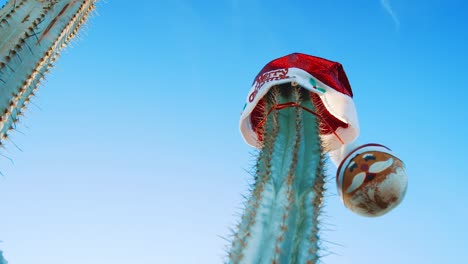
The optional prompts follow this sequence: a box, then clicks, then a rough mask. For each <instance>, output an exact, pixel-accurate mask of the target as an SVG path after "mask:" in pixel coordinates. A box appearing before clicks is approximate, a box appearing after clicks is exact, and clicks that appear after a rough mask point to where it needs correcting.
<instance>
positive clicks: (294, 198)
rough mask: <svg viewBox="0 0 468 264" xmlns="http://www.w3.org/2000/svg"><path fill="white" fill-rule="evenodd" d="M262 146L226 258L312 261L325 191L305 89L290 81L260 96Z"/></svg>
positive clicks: (264, 262) (249, 262)
mask: <svg viewBox="0 0 468 264" xmlns="http://www.w3.org/2000/svg"><path fill="white" fill-rule="evenodd" d="M265 100H266V104H265V107H264V118H266V119H265V120H266V122H264V123H263V124H264V125H263V130H262V131H263V137H264V140H263V148H262V150H261V151H260V153H259V155H258V159H257V164H256V168H255V169H256V175H255V183H254V185H253V190H252V193H251V195H250V197H249V199H248V201H247V204H246V208H245V211H244V213H243V216H242V218H241V221H240V223H239V225H238V230H237V232H236V233H235V234H234V239H233V242H232V245H231V250H230V252H229V255H228V263H230V264H234V263H236V264H237V263H245V264H254V263H255V264H257V263H258V264H268V263H271V264H287V263H291V264H293V263H294V264H299V263H300V264H315V263H317V262H318V260H319V257H320V256H319V254H320V253H319V246H320V242H319V223H318V219H319V218H318V217H319V214H320V212H321V209H322V198H323V192H324V183H325V179H324V154H323V151H322V144H321V140H320V137H319V131H318V129H319V128H318V122H317V119H316V117H315V116H314V115H312V114H311V113H308V112H306V111H304V110H303V109H301V108H300V107H291V108H285V109H282V110H275V111H271V108H272V107H273V106H274V105H277V104H281V103H286V102H295V103H297V104H300V105H302V106H304V107H306V108H308V109H311V110H313V109H314V106H313V104H312V102H311V100H310V97H309V92H307V91H305V90H304V89H302V88H300V87H292V86H290V85H289V84H288V85H286V87H285V85H282V87H274V88H272V90H271V91H270V92H269V93H268V94H267V95H266V96H265Z"/></svg>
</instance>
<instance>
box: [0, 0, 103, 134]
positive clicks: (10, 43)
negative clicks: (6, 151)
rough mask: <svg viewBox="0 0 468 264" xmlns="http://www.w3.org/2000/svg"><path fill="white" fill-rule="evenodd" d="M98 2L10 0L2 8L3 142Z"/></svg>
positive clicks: (0, 106) (0, 78)
mask: <svg viewBox="0 0 468 264" xmlns="http://www.w3.org/2000/svg"><path fill="white" fill-rule="evenodd" d="M95 2H96V1H95V0H80V1H79V0H66V1H60V0H49V1H46V0H21V1H9V2H8V3H6V4H5V5H4V6H3V8H2V9H1V10H0V143H3V141H4V140H5V139H6V138H7V135H8V132H9V131H10V130H12V129H14V128H15V124H16V123H17V122H18V118H19V116H21V114H22V113H23V112H24V109H25V107H26V105H27V104H28V102H29V101H30V100H31V97H32V96H34V94H35V92H36V89H37V87H38V85H39V84H40V82H41V81H42V80H43V79H44V76H45V75H46V74H47V72H48V71H49V69H50V68H51V67H52V66H53V64H54V62H55V60H56V59H57V57H58V56H59V54H60V51H61V50H62V49H63V48H64V47H66V45H67V44H68V43H69V42H70V40H71V39H72V38H73V37H74V36H75V35H76V33H77V32H78V30H79V28H80V27H81V26H82V25H83V24H84V22H85V21H86V19H87V17H88V16H89V14H90V12H91V11H92V10H93V9H94V7H95V6H94V3H95Z"/></svg>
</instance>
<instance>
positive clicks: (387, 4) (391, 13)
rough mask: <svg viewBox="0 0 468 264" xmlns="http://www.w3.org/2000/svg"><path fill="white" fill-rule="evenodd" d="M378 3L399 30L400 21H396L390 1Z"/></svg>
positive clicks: (381, 0) (396, 17) (382, 0)
mask: <svg viewBox="0 0 468 264" xmlns="http://www.w3.org/2000/svg"><path fill="white" fill-rule="evenodd" d="M380 3H381V4H382V6H383V7H384V8H385V10H386V11H387V13H388V14H389V15H390V16H391V17H392V19H393V21H394V22H395V25H396V26H397V28H399V27H400V20H399V19H398V16H397V15H396V14H395V12H393V9H392V6H391V5H390V1H389V0H380Z"/></svg>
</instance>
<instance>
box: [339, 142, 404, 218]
mask: <svg viewBox="0 0 468 264" xmlns="http://www.w3.org/2000/svg"><path fill="white" fill-rule="evenodd" d="M337 184H338V190H339V192H340V193H341V197H342V198H343V202H344V204H345V206H346V207H348V208H349V209H350V210H351V211H353V212H355V213H357V214H359V215H363V216H369V217H375V216H380V215H383V214H385V213H387V212H389V211H390V210H392V209H393V208H395V207H396V206H397V205H398V204H399V203H400V202H401V201H402V200H403V197H404V196H405V193H406V188H407V185H408V180H407V176H406V172H405V167H404V165H403V163H402V161H401V160H400V159H398V158H397V157H395V156H394V155H393V154H391V151H390V150H389V149H388V148H386V147H384V146H382V145H377V144H367V145H364V146H361V147H359V148H356V149H355V150H353V151H352V152H351V153H350V154H349V155H348V156H347V158H345V159H344V160H343V161H342V163H341V164H340V166H339V168H338V175H337Z"/></svg>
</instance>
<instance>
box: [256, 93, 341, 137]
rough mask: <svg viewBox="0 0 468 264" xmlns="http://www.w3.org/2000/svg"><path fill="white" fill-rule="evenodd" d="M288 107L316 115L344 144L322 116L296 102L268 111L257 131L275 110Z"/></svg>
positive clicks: (274, 107) (275, 106)
mask: <svg viewBox="0 0 468 264" xmlns="http://www.w3.org/2000/svg"><path fill="white" fill-rule="evenodd" d="M288 107H300V108H302V109H304V110H306V111H307V112H309V113H311V114H313V115H315V116H316V117H318V118H319V119H320V120H321V121H322V122H323V123H324V124H326V125H327V126H328V127H329V128H330V129H331V130H332V131H333V134H334V135H335V136H336V137H337V138H338V140H339V141H340V142H341V143H342V144H344V141H343V140H342V139H341V138H340V136H338V134H337V133H336V132H335V130H334V129H333V127H332V126H331V125H330V124H329V123H328V122H327V121H326V120H325V119H324V118H322V116H320V115H319V114H317V113H315V112H314V111H312V110H310V109H309V108H307V107H305V106H302V105H300V104H298V103H294V102H288V103H282V104H276V105H274V106H272V107H271V108H270V110H269V111H268V113H267V114H266V116H264V117H263V118H262V120H261V121H260V122H259V123H258V124H257V129H258V128H260V127H261V126H263V123H265V122H266V119H267V117H268V116H269V115H270V114H271V112H273V110H281V109H284V108H288Z"/></svg>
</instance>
